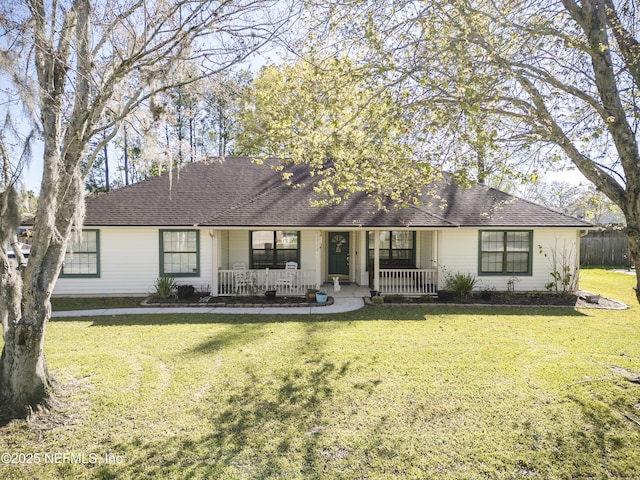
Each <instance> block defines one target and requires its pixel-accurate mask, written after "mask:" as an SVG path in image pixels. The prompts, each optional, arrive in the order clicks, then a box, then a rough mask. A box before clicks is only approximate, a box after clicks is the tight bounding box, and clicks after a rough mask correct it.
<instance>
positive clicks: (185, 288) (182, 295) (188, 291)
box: [177, 285, 196, 300]
mask: <svg viewBox="0 0 640 480" xmlns="http://www.w3.org/2000/svg"><path fill="white" fill-rule="evenodd" d="M177 290H178V298H179V299H181V300H186V299H189V298H192V297H193V296H194V295H195V293H196V289H195V287H194V286H193V285H178V289H177Z"/></svg>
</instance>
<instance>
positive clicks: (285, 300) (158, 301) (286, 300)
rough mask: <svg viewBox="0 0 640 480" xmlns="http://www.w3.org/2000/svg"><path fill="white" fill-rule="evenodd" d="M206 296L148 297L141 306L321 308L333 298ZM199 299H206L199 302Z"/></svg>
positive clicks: (331, 303) (331, 301)
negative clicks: (324, 299) (311, 299)
mask: <svg viewBox="0 0 640 480" xmlns="http://www.w3.org/2000/svg"><path fill="white" fill-rule="evenodd" d="M206 297H207V295H195V296H193V297H190V298H175V297H172V298H159V297H154V296H151V297H148V298H146V299H145V300H144V301H143V302H142V305H143V306H146V307H158V306H160V307H211V306H213V307H237V308H242V307H245V308H250V307H281V308H282V307H323V306H325V305H333V297H329V298H328V299H327V302H326V303H317V302H315V301H314V302H310V301H309V300H307V299H306V298H305V297H275V298H266V297H264V296H251V297H209V298H208V299H207V298H206ZM201 299H203V300H204V299H206V300H204V301H201Z"/></svg>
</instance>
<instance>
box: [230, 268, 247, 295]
mask: <svg viewBox="0 0 640 480" xmlns="http://www.w3.org/2000/svg"><path fill="white" fill-rule="evenodd" d="M247 280H248V279H247V266H246V265H245V264H244V263H234V264H233V285H234V289H235V291H236V292H237V291H238V290H239V289H241V288H242V287H246V286H247Z"/></svg>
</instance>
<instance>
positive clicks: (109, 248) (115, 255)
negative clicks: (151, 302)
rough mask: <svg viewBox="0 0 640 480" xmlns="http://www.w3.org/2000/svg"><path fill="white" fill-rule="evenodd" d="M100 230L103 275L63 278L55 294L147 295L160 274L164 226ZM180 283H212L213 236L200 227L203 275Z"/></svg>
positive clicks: (198, 285) (202, 284) (184, 279)
mask: <svg viewBox="0 0 640 480" xmlns="http://www.w3.org/2000/svg"><path fill="white" fill-rule="evenodd" d="M99 230H100V277H99V278H65V277H62V276H61V277H60V278H59V279H58V282H57V283H56V286H55V289H54V291H53V294H54V295H147V294H148V293H150V292H152V291H153V284H154V282H155V280H156V279H157V278H158V276H159V275H160V238H159V235H160V233H159V232H160V228H157V227H156V228H151V227H149V228H142V227H140V228H124V227H105V228H99ZM177 283H178V284H189V285H194V286H195V287H197V288H204V287H205V286H206V285H210V283H211V237H210V236H209V231H208V230H206V229H201V230H200V276H198V277H179V278H177Z"/></svg>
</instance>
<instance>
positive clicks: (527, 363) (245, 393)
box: [0, 270, 640, 479]
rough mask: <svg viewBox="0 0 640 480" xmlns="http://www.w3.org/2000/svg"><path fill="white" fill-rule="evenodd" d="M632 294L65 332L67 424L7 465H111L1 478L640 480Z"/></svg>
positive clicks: (60, 337) (595, 284) (71, 326)
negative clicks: (78, 458) (29, 461)
mask: <svg viewBox="0 0 640 480" xmlns="http://www.w3.org/2000/svg"><path fill="white" fill-rule="evenodd" d="M633 283H634V278H633V277H632V276H626V275H623V274H615V273H610V272H605V271H602V270H589V271H586V272H585V275H584V280H583V284H582V287H583V288H584V289H588V290H592V291H595V292H598V293H601V294H603V295H606V296H610V297H612V298H615V299H618V300H621V301H623V302H625V303H627V304H629V305H632V308H631V309H629V310H625V311H603V310H581V311H575V310H571V309H566V308H532V309H528V310H522V309H514V308H507V307H504V308H473V307H443V306H437V307H393V306H388V307H385V308H375V307H368V308H365V309H363V310H360V311H357V312H351V313H348V314H342V315H317V316H314V315H306V316H294V315H287V316H276V315H274V316H237V315H228V316H227V315H216V316H207V315H200V314H189V315H156V316H152V315H148V316H125V317H96V318H83V319H69V320H64V319H59V320H54V321H52V322H51V323H50V324H49V327H48V336H47V346H46V348H47V359H48V362H49V366H50V369H51V370H52V371H53V372H54V373H55V375H56V377H57V378H58V379H59V380H60V381H61V382H62V383H63V384H65V385H66V388H65V389H64V391H63V393H64V400H65V401H66V404H67V409H66V410H65V411H63V412H62V413H61V414H59V415H58V416H57V419H58V420H60V419H65V418H66V419H67V425H62V426H55V427H54V428H51V429H49V430H45V431H38V430H37V429H36V427H37V425H31V426H29V425H28V424H27V423H26V422H13V423H11V424H9V425H7V426H5V427H3V428H2V429H1V430H2V431H1V432H0V453H1V452H9V453H13V454H19V453H24V454H29V453H31V454H35V453H41V455H44V453H50V454H51V453H55V452H68V453H74V454H78V453H85V455H87V456H88V455H89V454H91V453H95V454H96V455H97V456H98V460H97V462H96V463H95V464H87V465H77V464H73V463H71V462H70V461H67V462H64V463H59V464H51V463H49V464H45V465H1V464H0V477H2V478H39V479H40V478H45V479H46V478H85V477H86V478H105V479H106V478H118V479H120V478H124V479H128V478H131V479H137V478H223V479H255V478H294V479H297V478H301V479H303V478H304V479H307V478H312V479H313V478H317V479H335V478H345V479H352V478H353V479H361V478H369V479H372V478H373V479H378V478H380V479H393V478H421V479H422V478H433V479H518V478H523V479H584V478H594V479H605V478H640V427H639V426H638V425H637V424H635V423H634V422H633V421H631V420H630V419H629V418H636V419H637V418H638V417H640V406H639V403H640V385H638V384H636V383H633V382H630V381H629V379H633V378H635V377H636V376H640V342H638V339H639V338H640V322H639V321H638V318H639V315H638V313H639V312H640V308H638V307H637V306H636V305H635V304H634V300H633V292H632V290H631V286H632V285H633ZM63 414H64V415H63ZM65 415H66V416H65ZM108 454H111V455H112V459H113V461H112V463H107V462H105V461H104V456H105V455H108ZM41 458H42V457H41Z"/></svg>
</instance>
